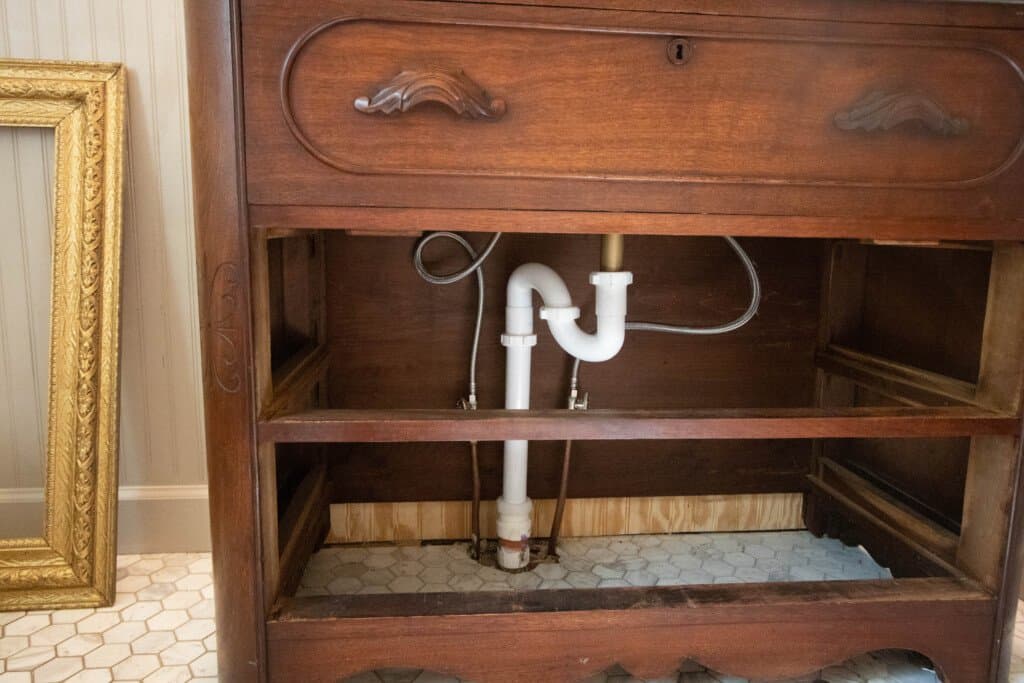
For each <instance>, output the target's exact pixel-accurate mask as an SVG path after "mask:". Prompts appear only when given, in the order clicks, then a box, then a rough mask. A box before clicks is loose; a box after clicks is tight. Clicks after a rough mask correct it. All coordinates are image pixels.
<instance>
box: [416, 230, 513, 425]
mask: <svg viewBox="0 0 1024 683" xmlns="http://www.w3.org/2000/svg"><path fill="white" fill-rule="evenodd" d="M500 237H501V233H500V232H496V233H494V236H493V237H491V241H490V242H488V243H487V246H486V247H484V250H483V251H482V252H480V255H479V256H478V255H477V253H476V250H475V249H474V248H473V245H471V244H470V243H469V242H467V241H466V239H465V238H464V237H462V235H458V234H456V233H454V232H448V231H441V232H432V233H430V234H429V235H426V236H425V237H424V238H423V239H421V240H420V241H419V242H418V243H417V244H416V250H415V251H413V254H412V265H413V267H414V268H416V272H417V273H419V275H420V277H421V278H423V279H424V280H426V281H427V282H429V283H431V284H433V285H450V284H453V283H455V282H458V281H459V280H462V279H463V278H465V277H468V276H469V275H471V274H472V273H476V287H477V297H476V325H475V326H474V327H473V350H472V351H471V352H470V357H469V403H470V406H471V407H472V408H476V356H477V350H478V349H479V348H480V325H481V323H482V322H483V317H484V261H486V260H487V257H488V256H490V255H491V252H492V251H493V250H494V246H495V245H496V244H497V243H498V239H499V238H500ZM439 238H445V239H450V240H452V241H454V242H455V243H456V244H458V245H460V246H461V247H462V248H463V249H465V250H466V253H467V254H469V258H470V259H472V263H470V264H469V265H468V266H466V267H465V268H463V269H462V270H459V271H456V272H454V273H448V274H447V275H434V274H433V273H431V272H430V271H429V270H427V267H426V266H425V265H423V249H424V248H425V247H426V246H427V245H428V244H430V243H431V242H433V241H434V240H436V239H439Z"/></svg>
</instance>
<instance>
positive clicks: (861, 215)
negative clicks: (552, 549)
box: [186, 0, 1024, 683]
mask: <svg viewBox="0 0 1024 683" xmlns="http://www.w3.org/2000/svg"><path fill="white" fill-rule="evenodd" d="M186 6H187V12H188V39H189V44H188V48H189V70H190V84H191V110H192V111H191V135H192V141H193V142H192V144H193V168H194V177H195V201H196V204H195V206H196V219H197V226H198V231H199V233H198V244H197V252H198V259H199V269H200V274H201V275H200V278H201V282H200V303H201V310H202V315H203V321H202V322H203V328H202V330H203V332H202V336H203V342H204V369H205V400H206V416H207V448H208V467H209V481H210V505H211V513H212V524H213V539H214V567H215V579H216V591H217V610H218V614H217V617H218V619H217V624H218V650H219V653H220V654H219V656H220V675H221V677H222V679H223V680H225V681H273V682H274V683H277V682H278V681H328V680H329V681H334V680H342V679H344V678H345V677H346V676H350V675H354V674H357V673H360V672H362V671H366V670H368V669H374V668H380V667H384V666H403V665H404V666H415V667H418V668H425V669H432V670H437V671H443V672H446V673H451V674H456V675H459V676H461V677H463V678H466V679H470V680H474V681H483V682H488V681H574V680H581V679H584V678H586V677H587V676H589V675H592V674H594V673H596V672H599V671H601V670H602V669H604V668H606V667H608V666H610V665H612V664H615V663H619V664H621V665H622V666H623V667H625V668H626V669H627V670H629V671H630V672H631V673H632V674H634V675H636V676H641V677H655V676H659V675H665V674H667V673H668V672H670V671H672V670H673V669H674V668H675V667H676V666H678V664H679V662H680V661H681V660H685V659H693V660H695V661H697V662H700V663H701V664H703V665H705V666H707V667H709V668H712V669H714V670H716V671H720V672H723V673H726V674H731V675H734V676H740V677H746V678H751V679H757V680H777V679H784V678H786V677H795V676H797V675H802V674H806V673H808V672H811V671H814V670H816V669H820V668H822V667H824V666H827V665H829V664H834V663H838V662H841V661H843V660H845V659H848V658H850V657H853V656H856V655H859V654H862V653H866V652H871V651H875V650H880V649H889V648H898V649H906V650H913V651H916V652H918V653H920V654H922V655H924V656H926V657H928V658H929V659H930V660H931V661H932V662H933V663H934V665H935V667H936V669H937V670H938V671H939V672H941V675H942V677H943V679H944V680H947V681H952V682H953V683H985V682H989V681H993V682H994V681H1005V680H1006V677H1007V666H1008V661H1009V652H1010V645H1011V642H1012V624H1013V619H1014V614H1015V610H1016V604H1017V590H1018V579H1019V574H1020V571H1021V566H1022V561H1021V560H1022V548H1021V543H1020V541H1021V538H1020V531H1021V527H1022V524H1024V519H1022V517H1024V515H1022V512H1021V505H1020V504H1019V503H1020V501H1019V500H1018V496H1017V492H1018V491H1019V490H1020V478H1021V467H1020V463H1021V455H1020V441H1019V437H1020V433H1021V414H1022V405H1021V398H1022V390H1024V244H1022V243H1021V240H1022V239H1024V223H1022V219H1024V160H1022V159H1021V156H1022V151H1024V72H1022V65H1024V6H1022V5H1017V4H986V3H975V2H962V3H961V2H901V1H895V0H894V1H891V2H889V1H885V0H870V1H857V0H848V1H847V0H776V1H775V2H771V3H767V2H757V1H755V0H723V1H718V0H663V1H655V0H557V1H556V0H515V1H514V2H513V0H490V1H489V2H463V1H460V0H449V1H434V0H288V1H287V2H282V1H281V0H190V1H189V2H187V3H186ZM439 230H442V231H455V232H459V233H462V234H463V236H464V237H465V238H466V239H468V240H469V241H470V242H471V243H472V244H473V245H474V246H475V248H477V249H481V248H483V246H484V245H485V244H486V243H487V240H488V239H489V237H490V235H491V234H494V233H498V232H501V233H505V234H504V236H503V237H502V239H501V241H500V242H498V243H497V246H496V247H495V249H494V251H493V253H491V254H490V256H489V258H488V260H487V261H486V265H485V271H486V272H485V274H484V278H483V280H484V285H483V289H484V290H485V292H486V299H485V301H486V304H485V307H484V310H483V314H482V334H481V337H480V351H479V361H478V363H477V375H478V378H479V379H478V381H479V385H480V395H479V405H478V406H476V407H475V409H472V410H467V409H464V407H463V408H460V407H456V405H457V402H458V400H459V399H460V398H463V397H464V388H465V377H466V367H467V364H468V358H469V353H470V344H471V341H472V332H473V321H474V315H475V312H476V301H477V299H476V295H477V290H476V287H475V286H474V283H473V279H472V278H470V279H467V280H466V281H465V282H463V283H460V284H453V285H451V286H449V287H435V286H432V285H430V284H428V283H426V282H424V281H423V280H422V279H420V277H419V276H418V275H417V272H416V271H415V270H414V268H413V266H412V263H411V261H410V257H411V255H412V253H413V250H414V248H415V245H416V243H417V241H418V240H419V239H420V238H421V236H422V235H424V234H427V233H430V232H433V231H439ZM607 234H616V235H624V252H623V253H624V268H625V269H626V270H629V271H631V272H632V273H633V277H634V279H635V281H634V283H633V284H632V285H631V286H630V289H629V311H628V316H627V319H628V320H650V319H659V320H667V321H671V322H677V323H687V324H712V323H716V322H719V321H721V320H726V319H729V318H730V317H732V316H735V315H736V314H737V313H738V312H739V311H742V310H743V307H744V305H745V297H747V296H748V295H747V293H746V289H745V288H746V284H747V283H746V281H745V279H744V276H743V271H742V269H741V267H740V265H739V264H738V263H737V261H736V258H735V255H734V254H733V253H731V252H730V250H729V248H728V247H727V245H726V243H725V242H724V241H723V240H721V239H719V238H720V237H721V236H726V235H728V236H733V237H736V238H737V239H738V240H739V242H740V243H741V244H742V245H743V247H744V248H745V249H746V250H747V251H748V252H749V254H750V257H751V258H752V259H753V261H754V263H756V266H757V273H758V275H759V277H760V283H761V287H762V297H761V308H760V310H759V312H758V314H757V316H756V317H755V318H754V319H753V320H752V321H750V323H749V324H747V325H745V326H744V327H743V328H742V329H739V330H737V331H735V332H732V333H730V334H728V335H721V336H716V337H701V336H675V335H655V334H646V333H642V332H636V333H634V332H628V333H627V335H626V342H625V345H624V346H623V347H622V351H621V353H619V354H618V355H617V356H616V357H615V358H613V359H612V360H610V361H608V362H605V363H593V364H591V363H585V364H584V366H583V373H582V382H583V384H584V386H585V387H586V389H587V390H588V391H589V394H590V405H589V407H588V409H586V410H569V409H566V392H567V387H568V381H569V375H570V371H571V366H572V361H571V358H569V357H568V356H567V355H566V354H565V353H564V352H563V351H562V350H561V349H560V348H559V347H558V345H556V344H555V343H554V342H553V341H552V339H551V336H550V335H549V333H548V329H547V327H545V326H543V325H542V324H540V323H538V327H537V345H536V348H534V349H533V354H534V356H533V403H532V404H531V405H532V408H531V409H529V410H506V409H504V408H502V406H503V405H504V404H503V403H502V396H503V391H504V386H505V384H504V383H505V356H504V349H503V348H502V345H501V343H499V338H501V337H502V334H501V333H502V332H503V327H502V325H503V321H504V316H505V283H506V282H507V281H508V279H509V275H510V273H511V272H512V271H513V270H514V269H515V268H516V267H517V266H519V265H520V264H523V263H526V262H529V261H538V262H540V263H544V264H547V265H549V266H551V267H553V268H555V269H557V270H558V271H559V272H560V273H561V274H562V276H564V277H565V281H566V283H568V286H569V288H570V290H572V293H573V295H574V297H576V299H577V304H578V305H579V307H580V308H581V309H582V310H583V318H582V326H583V327H584V328H586V327H587V326H588V325H591V326H592V325H593V320H594V318H593V310H594V293H593V291H591V288H590V287H589V285H588V284H587V276H588V273H589V272H590V271H591V270H597V269H598V268H597V266H598V257H599V252H600V250H601V247H600V244H601V236H602V235H607ZM426 254H427V258H428V259H429V261H430V264H431V269H432V270H433V271H435V272H441V273H443V272H446V271H451V270H457V269H459V268H462V267H464V266H465V265H466V263H467V261H466V259H465V257H464V255H463V254H461V252H458V251H457V250H456V249H454V248H453V249H451V250H449V249H448V248H447V247H443V246H440V245H438V246H437V247H436V248H435V247H433V246H432V247H430V249H429V251H427V252H426ZM460 257H461V258H460ZM602 270H606V269H605V268H602ZM506 345H507V344H506ZM506 440H525V441H531V442H533V443H532V445H531V460H530V468H531V469H530V471H529V487H530V495H531V496H532V497H533V499H534V500H535V502H536V504H537V506H536V507H535V513H534V514H535V520H534V521H535V522H536V523H537V524H540V522H538V521H537V520H540V521H544V519H547V521H544V523H546V524H547V523H550V519H549V517H550V515H549V513H548V512H543V513H542V511H544V510H549V507H544V506H545V505H547V504H548V502H550V501H551V500H553V499H555V498H557V497H558V495H559V477H560V472H561V467H562V461H561V456H562V447H563V444H564V443H565V442H566V441H572V442H573V449H574V450H573V456H572V457H573V459H572V469H571V478H570V479H569V485H568V495H569V499H570V501H569V508H568V509H569V513H570V514H572V515H575V517H573V522H572V523H571V524H570V527H571V528H570V529H568V530H567V534H569V533H571V534H575V535H580V536H587V535H609V536H612V535H627V534H634V533H664V532H678V533H684V534H685V533H686V532H694V531H699V532H709V531H720V530H721V531H724V530H727V531H758V532H767V531H770V530H782V529H794V528H804V529H807V530H808V531H810V532H812V533H813V534H815V535H826V536H829V537H832V538H838V539H841V540H842V541H843V542H845V543H847V544H850V545H852V546H863V547H864V548H865V549H866V551H867V552H868V553H870V555H871V557H872V558H874V560H875V561H877V562H878V563H879V564H880V565H882V566H883V567H886V568H888V569H889V570H891V572H892V574H893V576H894V577H895V578H893V579H872V580H843V581H840V580H811V581H800V582H786V583H782V582H773V581H768V582H760V583H748V584H704V585H681V586H664V585H661V586H650V587H621V588H603V587H599V588H575V587H573V588H563V589H555V590H542V589H534V590H517V591H509V592H479V591H478V592H445V593H431V592H426V593H423V592H409V593H399V592H392V593H388V594H381V595H373V594H365V595H364V594H353V595H297V594H296V588H297V587H298V585H299V583H300V579H301V577H302V576H303V572H304V571H306V567H307V564H308V563H309V561H310V557H311V556H312V555H313V554H314V553H315V552H316V551H317V550H318V549H319V548H321V547H322V546H323V545H324V544H325V543H326V544H330V545H334V544H345V543H360V544H364V545H368V546H369V547H372V545H373V544H380V543H392V544H396V543H397V544H410V543H420V542H424V543H437V542H442V543H443V542H448V543H451V542H453V541H455V540H457V539H465V538H467V537H468V535H469V531H470V529H469V527H468V526H467V524H466V523H465V520H466V519H467V518H468V514H469V513H468V512H467V511H468V509H469V508H468V501H469V500H470V498H471V496H472V495H473V476H472V472H471V467H470V459H469V452H470V451H469V446H468V444H469V443H471V442H472V443H474V444H475V445H474V449H475V448H477V447H478V448H479V468H478V469H479V477H478V479H479V490H481V491H482V497H483V500H484V501H485V502H493V500H494V498H495V497H497V495H498V493H499V491H500V489H501V485H502V452H501V442H503V441H506ZM474 452H475V451H474ZM766 501H768V502H766ZM771 501H774V502H771ZM769 503H770V504H769ZM573 506H575V507H573ZM587 506H590V507H589V508H587V509H591V510H598V511H599V514H598V513H594V514H593V515H591V516H590V517H589V518H587V517H586V514H585V510H584V508H585V507H587ZM644 506H646V507H644ZM773 506H774V507H773ZM782 508H785V510H782V511H780V510H781V509H782ZM712 510H717V511H718V513H712ZM723 510H725V511H728V512H727V513H723V512H722V511H723ZM367 511H373V515H375V516H374V517H372V519H371V518H370V517H367V515H368V514H369V513H368V512H367ZM719 513H720V514H719ZM545 515H548V518H545ZM542 518H544V519H542ZM438 520H441V521H440V522H438ZM491 521H492V522H493V520H491ZM491 526H493V524H492V523H491V522H488V523H487V524H485V525H484V529H483V533H484V535H485V536H486V537H488V538H491V539H493V538H494V532H493V530H491V531H488V529H489V528H490V527H491ZM534 535H535V536H536V537H538V539H539V538H540V537H542V536H544V535H545V534H544V533H541V532H536V531H535V533H534ZM502 542H504V540H503V541H502Z"/></svg>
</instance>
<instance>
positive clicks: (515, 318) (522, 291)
mask: <svg viewBox="0 0 1024 683" xmlns="http://www.w3.org/2000/svg"><path fill="white" fill-rule="evenodd" d="M632 282H633V274H632V273H628V272H598V273H591V274H590V283H591V284H592V285H594V286H595V287H596V288H597V289H596V301H595V303H596V313H597V331H596V332H594V334H589V333H587V332H584V331H583V330H581V329H580V327H579V325H578V324H577V323H576V320H577V319H578V318H579V317H580V309H579V308H578V307H576V306H573V305H572V297H571V296H570V294H569V289H568V288H567V287H566V286H565V282H564V281H563V280H562V278H561V277H559V276H558V273H556V272H555V271H553V270H552V269H551V268H548V267H547V266H544V265H541V264H539V263H527V264H525V265H522V266H520V267H518V268H516V270H515V271H514V272H513V273H512V276H511V277H510V278H509V281H508V308H507V310H506V330H507V333H508V334H531V333H532V332H533V301H532V296H533V290H536V291H537V293H538V294H540V297H541V300H542V301H543V302H544V305H543V306H542V307H541V309H540V317H541V319H542V320H545V321H547V323H548V328H549V329H550V330H551V335H552V336H553V337H554V338H555V341H556V342H557V343H558V345H559V346H561V347H562V349H564V350H565V352H566V353H568V354H569V355H571V356H574V357H576V358H579V359H580V360H582V361H586V362H588V363H599V362H602V361H606V360H609V359H611V358H613V357H614V356H615V354H617V353H618V352H619V351H620V350H621V349H622V344H623V341H624V340H625V335H626V288H627V287H628V286H629V285H630V284H631V283H632Z"/></svg>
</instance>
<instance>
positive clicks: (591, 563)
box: [297, 531, 892, 596]
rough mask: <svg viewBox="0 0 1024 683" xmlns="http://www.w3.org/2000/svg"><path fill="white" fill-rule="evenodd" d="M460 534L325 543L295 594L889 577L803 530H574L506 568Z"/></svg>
mask: <svg viewBox="0 0 1024 683" xmlns="http://www.w3.org/2000/svg"><path fill="white" fill-rule="evenodd" d="M468 552H469V546H468V544H466V543H455V544H452V545H424V546H419V545H415V546H400V547H399V546H392V545H380V546H373V547H366V548H362V547H329V548H324V549H322V550H321V551H320V552H318V553H316V554H315V555H314V556H313V558H312V560H310V563H309V565H308V566H307V567H306V572H305V574H304V575H303V577H302V582H301V584H300V586H299V590H298V593H297V594H298V595H300V596H304V595H341V594H350V593H437V592H452V591H455V592H474V591H510V590H533V589H554V588H613V587H616V586H654V585H658V586H683V585H696V584H707V583H757V582H762V581H816V580H822V579H832V580H844V579H845V580H849V579H891V578H892V574H890V573H889V570H887V569H884V568H882V567H880V566H878V565H877V564H876V563H875V561H874V560H872V559H871V556H870V555H868V554H867V553H866V552H864V551H863V550H861V549H860V548H851V547H848V546H844V545H843V544H842V543H840V542H839V541H837V540H835V539H831V538H815V537H814V536H813V535H812V534H810V533H808V532H806V531H785V532H771V533H737V534H662V535H638V536H606V537H593V538H570V539H566V540H564V541H562V542H561V543H559V546H558V555H559V561H558V563H557V564H556V563H541V564H539V565H538V566H537V567H535V568H534V569H532V570H530V571H527V572H523V573H520V574H509V573H507V572H503V571H501V570H500V569H497V568H496V567H493V566H484V565H483V564H481V563H479V562H475V561H474V560H471V559H470V558H469V556H468Z"/></svg>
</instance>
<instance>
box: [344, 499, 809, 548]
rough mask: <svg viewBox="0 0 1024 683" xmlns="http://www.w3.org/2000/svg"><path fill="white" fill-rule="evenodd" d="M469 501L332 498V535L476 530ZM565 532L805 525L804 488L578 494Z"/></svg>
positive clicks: (548, 507)
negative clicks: (642, 494)
mask: <svg viewBox="0 0 1024 683" xmlns="http://www.w3.org/2000/svg"><path fill="white" fill-rule="evenodd" d="M554 503H555V501H554V500H551V499H544V500H535V501H534V514H533V535H534V536H537V537H546V536H547V535H548V533H549V532H550V530H551V517H552V514H553V512H554ZM470 510H471V505H470V502H469V501H461V500H458V501H435V502H420V503H342V504H335V505H331V530H330V534H329V535H328V537H327V542H328V543H377V542H415V541H431V540H454V539H465V538H469V536H470V530H471V519H470ZM480 518H481V528H482V531H483V534H484V536H485V537H487V538H493V537H494V536H495V528H494V518H495V506H494V501H491V500H488V501H483V502H482V504H481V510H480ZM562 524H563V529H562V535H563V536H612V535H622V534H645V533H683V532H712V531H757V530H760V531H777V530H781V529H800V528H803V496H802V495H801V494H798V493H767V494H757V495H746V496H651V497H640V498H571V499H569V500H568V501H567V503H566V507H565V517H564V519H563V522H562Z"/></svg>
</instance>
